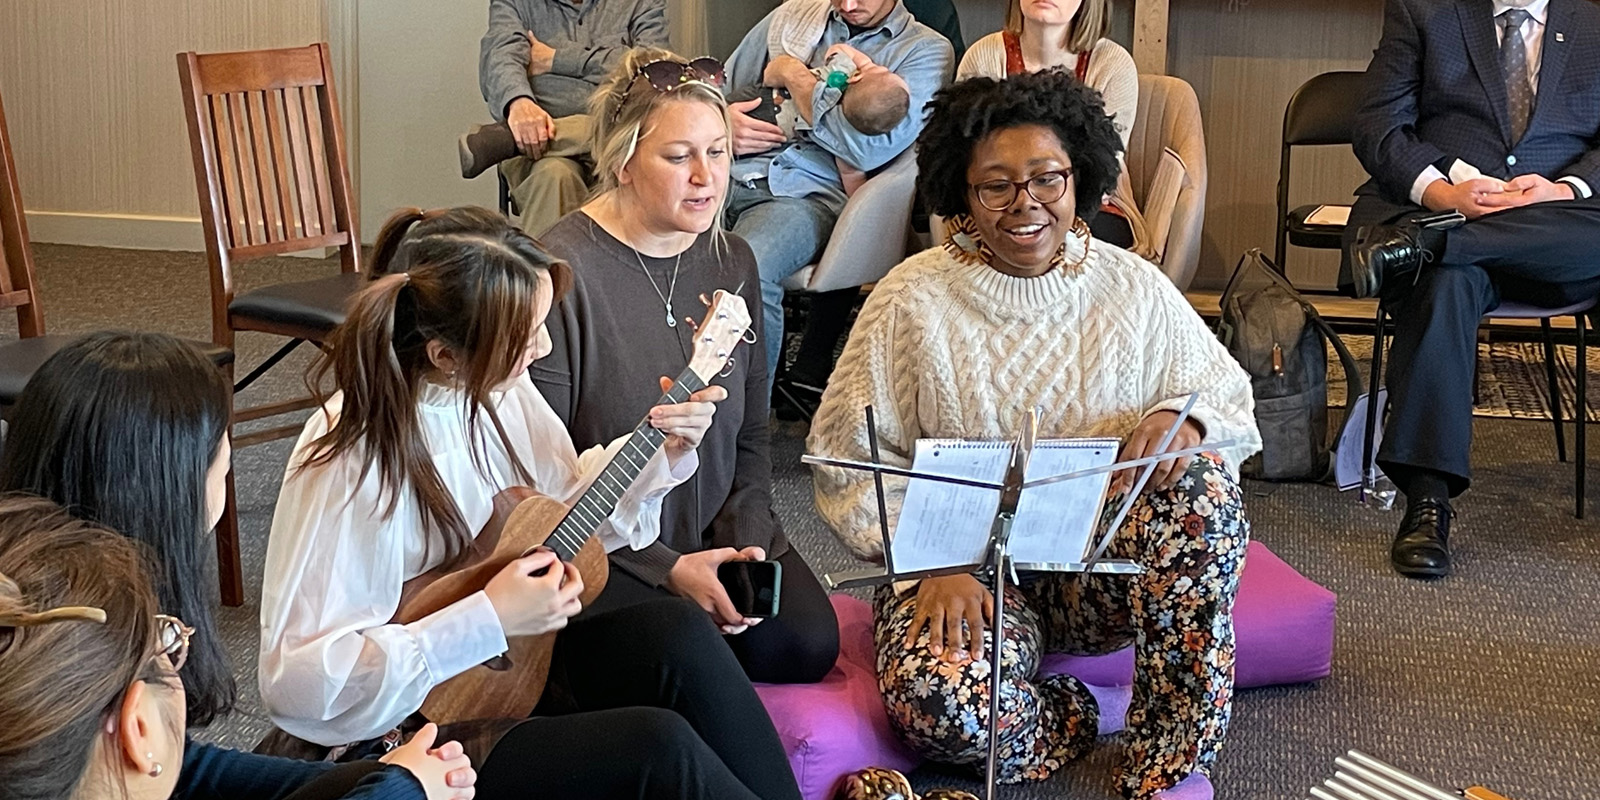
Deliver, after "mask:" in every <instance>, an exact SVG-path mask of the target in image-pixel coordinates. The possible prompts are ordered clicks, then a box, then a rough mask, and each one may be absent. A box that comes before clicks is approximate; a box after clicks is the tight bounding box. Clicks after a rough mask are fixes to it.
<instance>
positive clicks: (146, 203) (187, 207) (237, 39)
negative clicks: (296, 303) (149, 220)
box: [0, 0, 325, 244]
mask: <svg viewBox="0 0 1600 800" xmlns="http://www.w3.org/2000/svg"><path fill="white" fill-rule="evenodd" d="M323 2H324V0H227V2H218V1H217V0H73V1H72V2H62V1H61V0H5V2H3V3H0V92H3V94H4V98H5V103H6V115H7V117H8V120H9V122H10V126H11V135H12V141H13V147H14V149H15V151H16V158H17V166H18V174H19V179H20V181H21V185H22V192H23V198H24V201H25V202H26V203H27V206H28V208H29V209H30V210H39V211H47V212H56V214H54V215H52V218H53V219H55V220H57V221H58V222H59V221H62V220H69V221H70V220H74V219H76V220H80V221H85V220H92V219H94V218H101V219H104V220H118V221H119V222H118V224H123V225H126V224H128V220H127V218H129V217H132V218H134V222H135V223H137V221H138V218H141V217H158V218H169V219H167V220H164V221H163V224H165V225H166V226H168V227H172V226H173V225H174V223H178V222H192V221H193V220H196V219H198V215H199V210H198V206H197V205H196V200H195V191H194V177H193V171H192V167H191V166H190V160H189V139H188V134H187V132H186V129H185V127H184V122H183V107H182V105H181V104H180V99H179V92H178V73H177V66H176V60H175V57H174V54H176V53H178V52H179V51H182V50H200V51H202V52H204V51H217V50H243V49H252V48H263V47H288V46H298V45H305V44H309V43H311V42H314V41H317V40H319V39H321V38H323V37H324V36H325V33H324V31H325V23H324V17H323ZM171 218H176V219H171ZM49 227H51V228H57V227H59V226H55V225H52V226H49ZM67 227H68V228H70V227H72V224H71V223H70V222H69V223H68V224H67ZM177 227H178V228H180V229H182V228H184V227H185V226H184V225H181V224H180V225H178V226H177ZM196 244H198V241H196Z"/></svg>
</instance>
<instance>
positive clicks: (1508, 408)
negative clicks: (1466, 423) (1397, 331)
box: [1328, 335, 1600, 422]
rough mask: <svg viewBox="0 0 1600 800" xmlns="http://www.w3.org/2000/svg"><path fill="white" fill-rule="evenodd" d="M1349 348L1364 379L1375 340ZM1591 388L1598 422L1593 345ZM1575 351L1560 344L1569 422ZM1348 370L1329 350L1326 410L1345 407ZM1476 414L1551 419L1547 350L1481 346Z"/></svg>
mask: <svg viewBox="0 0 1600 800" xmlns="http://www.w3.org/2000/svg"><path fill="white" fill-rule="evenodd" d="M1344 342H1345V346H1347V347H1349V348H1350V352H1351V353H1352V354H1353V355H1354V356H1355V357H1356V360H1357V361H1359V362H1360V363H1361V368H1362V373H1363V374H1365V373H1366V371H1367V370H1369V369H1370V368H1371V365H1372V337H1370V336H1350V335H1346V336H1345V337H1344ZM1586 355H1587V356H1588V358H1587V360H1588V362H1589V375H1588V384H1589V386H1588V389H1589V397H1588V400H1589V403H1588V405H1589V409H1588V415H1587V416H1588V419H1589V421H1590V422H1600V412H1597V411H1596V406H1597V405H1600V346H1590V347H1589V348H1588V352H1587V353H1586ZM1577 363H1578V355H1577V348H1576V347H1573V346H1571V345H1556V382H1557V385H1558V387H1559V389H1560V393H1561V418H1562V419H1565V420H1571V419H1572V418H1573V412H1572V409H1573V407H1574V400H1575V399H1576V397H1577V390H1576V387H1577V385H1578V377H1577V376H1578V370H1577ZM1345 393H1346V392H1345V383H1344V368H1343V367H1342V366H1341V365H1340V363H1339V359H1338V357H1337V356H1335V355H1334V353H1333V349H1332V348H1331V347H1330V348H1329V349H1328V405H1329V406H1331V407H1334V408H1343V407H1344V405H1345V402H1346V398H1345ZM1473 414H1474V415H1475V416H1479V417H1501V418H1505V419H1550V389H1549V382H1548V381H1547V379H1546V378H1545V369H1544V345H1543V344H1540V343H1537V342H1489V343H1485V342H1480V343H1479V344H1478V401H1477V403H1476V404H1475V405H1474V407H1473Z"/></svg>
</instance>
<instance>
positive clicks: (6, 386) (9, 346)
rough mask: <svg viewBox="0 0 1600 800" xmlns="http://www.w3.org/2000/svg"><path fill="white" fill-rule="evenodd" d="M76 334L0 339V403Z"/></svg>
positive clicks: (218, 350) (222, 360)
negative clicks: (0, 340)
mask: <svg viewBox="0 0 1600 800" xmlns="http://www.w3.org/2000/svg"><path fill="white" fill-rule="evenodd" d="M78 336H79V334H55V335H51V336H35V337H33V338H32V339H16V340H13V341H9V342H3V343H0V404H3V405H10V404H12V403H15V402H16V401H17V398H18V397H21V396H22V388H23V387H24V386H27V385H28V380H29V379H31V378H32V377H33V373H35V372H37V371H39V367H40V366H41V365H43V364H44V362H45V361H47V360H49V358H50V357H51V356H53V355H55V354H56V351H58V350H60V349H61V348H63V347H66V346H67V345H69V344H71V343H72V342H74V341H76V340H77V339H78ZM184 341H186V342H188V343H189V344H192V345H194V346H195V347H197V348H199V349H200V352H202V353H204V354H205V356H206V358H208V359H210V360H211V362H212V363H214V364H216V365H217V366H218V367H222V366H226V365H228V364H232V363H233V351H232V350H229V349H228V348H226V347H222V346H221V345H217V344H213V343H211V342H199V341H195V340H193V339H185V340H184Z"/></svg>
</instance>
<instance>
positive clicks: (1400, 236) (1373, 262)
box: [1350, 223, 1427, 297]
mask: <svg viewBox="0 0 1600 800" xmlns="http://www.w3.org/2000/svg"><path fill="white" fill-rule="evenodd" d="M1418 233H1419V231H1418V229H1417V227H1416V226H1415V225H1412V224H1409V223H1407V224H1402V225H1366V226H1362V227H1360V228H1357V229H1356V240H1355V243H1354V244H1352V245H1351V246H1350V281H1351V283H1352V284H1354V286H1355V293H1356V297H1376V296H1377V294H1378V292H1379V291H1380V290H1382V289H1383V281H1384V279H1385V278H1394V277H1398V276H1400V275H1403V274H1405V273H1407V272H1415V271H1417V270H1419V269H1421V268H1422V261H1423V259H1424V258H1426V256H1425V255H1424V254H1425V253H1427V250H1425V249H1424V248H1423V247H1422V243H1421V242H1420V241H1418V236H1417V234H1418Z"/></svg>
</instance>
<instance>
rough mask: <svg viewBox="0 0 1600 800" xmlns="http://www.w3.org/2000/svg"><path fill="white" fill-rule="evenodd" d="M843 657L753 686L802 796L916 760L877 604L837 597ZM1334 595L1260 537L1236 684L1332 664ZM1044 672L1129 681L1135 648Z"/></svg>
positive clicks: (1241, 624) (1246, 579) (1246, 585)
mask: <svg viewBox="0 0 1600 800" xmlns="http://www.w3.org/2000/svg"><path fill="white" fill-rule="evenodd" d="M832 600H833V608H834V611H835V612H837V613H838V615H839V663H837V664H836V665H834V668H833V672H831V673H829V674H828V677H827V678H825V679H823V681H822V682H821V683H817V684H810V685H800V686H775V685H767V684H757V685H756V693H757V694H758V695H760V696H761V700H762V702H763V703H765V704H766V707H767V712H768V713H769V714H771V716H772V721H773V724H774V725H775V726H776V727H777V729H778V737H779V738H780V739H781V740H782V741H783V746H784V749H785V750H786V751H788V754H789V764H790V766H792V767H793V768H794V774H795V777H796V778H797V779H798V781H799V783H800V793H801V795H802V796H803V797H804V798H805V799H806V800H827V799H828V798H830V797H831V796H832V792H833V791H834V789H835V787H836V785H837V784H838V781H839V778H840V777H841V776H843V775H845V774H848V773H850V772H854V771H856V770H858V769H862V768H865V767H888V768H890V769H898V770H901V771H909V770H911V769H914V768H915V767H916V765H917V764H918V763H919V761H920V760H919V759H918V758H917V757H916V756H915V755H914V754H912V753H911V752H910V751H908V750H907V749H906V748H905V747H904V746H903V745H901V744H900V742H899V740H898V739H896V738H895V736H894V734H893V733H892V732H891V731H890V730H889V719H888V717H887V716H886V715H885V713H884V710H883V701H882V700H881V699H880V698H879V695H878V682H877V678H876V676H875V675H874V672H873V661H874V657H873V645H872V607H871V606H870V605H868V604H867V603H865V602H862V601H861V600H857V599H856V598H854V597H850V596H847V595H834V597H833V598H832ZM1333 621H1334V594H1333V592H1330V591H1328V590H1327V589H1324V588H1322V587H1321V586H1318V585H1317V584H1315V583H1313V582H1311V580H1310V579H1308V578H1306V577H1305V576H1303V575H1301V574H1300V573H1298V572H1296V571H1295V570H1294V568H1293V567H1291V566H1289V565H1288V564H1286V563H1284V561H1283V559H1280V558H1278V557H1277V556H1275V555H1273V554H1272V551H1270V550H1268V549H1267V548H1266V546H1265V545H1263V544H1261V543H1260V542H1251V543H1250V550H1249V554H1248V555H1247V556H1246V558H1245V568H1244V576H1243V578H1242V579H1241V580H1240V583H1239V597H1238V600H1237V602H1236V603H1235V604H1234V629H1235V631H1236V633H1237V636H1238V645H1239V650H1238V671H1237V674H1236V679H1237V683H1238V685H1239V686H1240V687H1252V686H1272V685H1277V684H1284V683H1303V682H1306V681H1313V680H1317V679H1319V678H1324V677H1327V675H1328V674H1329V673H1330V672H1331V671H1332V664H1333ZM1041 669H1042V671H1043V672H1045V673H1046V674H1060V673H1062V672H1070V673H1072V674H1073V675H1076V676H1077V677H1078V678H1079V679H1080V680H1082V681H1084V682H1085V683H1088V684H1092V685H1095V686H1126V685H1128V684H1130V683H1131V682H1132V680H1133V651H1132V650H1131V649H1127V650H1121V651H1118V652H1116V653H1112V654H1110V655H1104V656H1093V657H1085V656H1064V655H1051V656H1046V657H1045V659H1044V664H1043V666H1042V668H1041Z"/></svg>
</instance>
